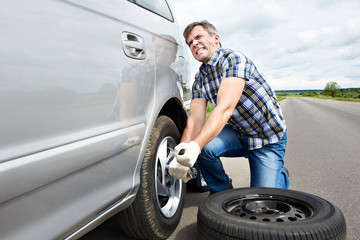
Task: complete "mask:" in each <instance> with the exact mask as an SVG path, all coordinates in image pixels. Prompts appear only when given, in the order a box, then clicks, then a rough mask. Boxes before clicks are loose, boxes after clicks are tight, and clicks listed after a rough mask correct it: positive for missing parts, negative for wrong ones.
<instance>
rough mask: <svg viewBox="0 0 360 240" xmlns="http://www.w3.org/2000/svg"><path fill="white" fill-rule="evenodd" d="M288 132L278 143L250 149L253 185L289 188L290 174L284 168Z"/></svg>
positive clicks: (249, 156)
mask: <svg viewBox="0 0 360 240" xmlns="http://www.w3.org/2000/svg"><path fill="white" fill-rule="evenodd" d="M286 141H287V134H286V133H285V135H284V137H283V138H282V139H281V140H280V141H279V142H277V143H274V144H268V145H265V146H264V147H262V148H260V149H255V150H251V151H248V153H247V155H248V158H249V165H250V171H251V185H250V186H251V187H274V188H285V189H288V188H289V176H288V175H287V173H286V170H285V168H284V157H285V148H286Z"/></svg>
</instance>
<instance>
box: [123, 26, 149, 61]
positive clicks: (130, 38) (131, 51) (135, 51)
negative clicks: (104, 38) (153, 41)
mask: <svg viewBox="0 0 360 240" xmlns="http://www.w3.org/2000/svg"><path fill="white" fill-rule="evenodd" d="M122 43H123V47H124V52H125V54H126V56H128V57H131V58H135V59H145V58H146V52H145V44H144V40H143V39H142V38H141V37H140V36H138V35H136V34H133V33H129V32H123V33H122Z"/></svg>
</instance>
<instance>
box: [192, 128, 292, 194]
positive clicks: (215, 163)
mask: <svg viewBox="0 0 360 240" xmlns="http://www.w3.org/2000/svg"><path fill="white" fill-rule="evenodd" d="M285 146H286V135H285V136H284V138H283V139H282V141H280V142H279V143H275V144H268V145H266V146H264V147H263V148H261V149H256V150H252V151H248V150H247V142H246V141H244V140H242V139H241V138H240V137H239V135H238V133H237V132H236V131H235V130H233V128H232V127H231V126H229V125H226V126H225V127H224V129H223V130H222V131H221V132H220V133H219V135H218V136H217V137H215V138H214V139H213V140H212V141H211V142H209V143H208V144H207V145H206V146H205V147H204V148H203V150H202V151H201V154H200V155H199V158H198V161H197V162H198V164H199V167H200V169H201V172H202V174H203V176H204V179H205V181H206V183H207V185H208V187H209V188H210V193H215V192H219V191H223V190H225V189H227V187H228V185H229V183H230V179H229V177H228V175H227V174H226V173H225V170H224V168H223V165H222V163H221V160H220V157H243V156H247V157H248V158H249V164H250V169H251V186H252V187H255V186H256V187H277V188H288V186H289V179H288V176H287V174H286V172H285V170H284V168H283V164H284V155H285Z"/></svg>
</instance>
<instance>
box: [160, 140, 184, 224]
mask: <svg viewBox="0 0 360 240" xmlns="http://www.w3.org/2000/svg"><path fill="white" fill-rule="evenodd" d="M175 146H176V142H175V140H174V139H173V138H172V137H165V138H164V139H163V140H162V141H161V143H160V145H159V147H158V149H157V154H156V161H155V164H156V165H155V169H156V171H155V180H156V181H155V193H156V200H157V204H158V207H159V209H160V212H161V214H162V215H163V216H165V217H166V218H171V217H172V216H174V214H175V213H176V211H177V209H178V207H179V204H180V200H181V192H182V182H181V180H179V179H176V178H174V177H172V176H170V174H169V170H168V165H169V163H170V161H171V160H172V159H173V151H174V148H175Z"/></svg>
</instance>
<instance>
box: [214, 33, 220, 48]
mask: <svg viewBox="0 0 360 240" xmlns="http://www.w3.org/2000/svg"><path fill="white" fill-rule="evenodd" d="M214 37H215V43H216V44H217V45H219V46H220V36H219V34H215V35H214Z"/></svg>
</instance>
